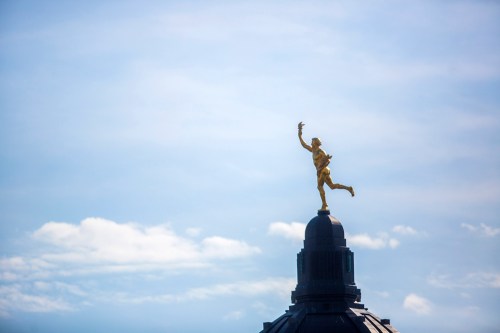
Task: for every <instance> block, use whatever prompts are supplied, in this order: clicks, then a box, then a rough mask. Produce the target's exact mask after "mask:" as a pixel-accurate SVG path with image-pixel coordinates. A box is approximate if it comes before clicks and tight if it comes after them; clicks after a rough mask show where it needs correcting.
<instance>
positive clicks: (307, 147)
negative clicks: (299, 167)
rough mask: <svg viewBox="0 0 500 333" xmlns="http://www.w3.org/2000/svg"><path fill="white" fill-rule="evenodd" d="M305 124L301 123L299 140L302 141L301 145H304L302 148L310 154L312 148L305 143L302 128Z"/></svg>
mask: <svg viewBox="0 0 500 333" xmlns="http://www.w3.org/2000/svg"><path fill="white" fill-rule="evenodd" d="M304 125H305V124H304V123H303V122H300V123H299V140H300V144H301V145H302V147H304V148H305V149H307V150H309V151H310V152H312V147H311V146H309V145H308V144H307V143H306V142H305V141H304V139H302V128H303V127H304Z"/></svg>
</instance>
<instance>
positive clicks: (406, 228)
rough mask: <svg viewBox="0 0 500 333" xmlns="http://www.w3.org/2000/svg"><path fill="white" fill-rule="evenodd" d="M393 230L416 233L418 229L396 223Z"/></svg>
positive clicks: (400, 232) (404, 233)
mask: <svg viewBox="0 0 500 333" xmlns="http://www.w3.org/2000/svg"><path fill="white" fill-rule="evenodd" d="M392 231H393V232H395V233H398V234H401V235H416V234H417V231H416V230H415V229H413V228H412V227H410V226H407V225H396V226H394V227H393V228H392Z"/></svg>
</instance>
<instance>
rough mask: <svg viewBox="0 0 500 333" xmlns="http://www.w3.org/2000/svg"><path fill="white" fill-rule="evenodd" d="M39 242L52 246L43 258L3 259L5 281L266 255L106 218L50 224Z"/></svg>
mask: <svg viewBox="0 0 500 333" xmlns="http://www.w3.org/2000/svg"><path fill="white" fill-rule="evenodd" d="M33 238H34V239H36V240H38V241H41V242H43V243H45V245H47V246H42V247H40V250H39V254H38V258H37V257H35V258H27V257H20V256H15V257H10V258H3V259H0V280H2V281H19V280H36V279H45V278H47V277H49V276H53V275H59V276H70V275H80V274H92V273H114V272H133V271H148V270H165V269H169V270H171V269H192V268H200V267H207V266H210V265H213V263H214V262H215V261H217V260H229V259H235V258H243V257H248V256H252V255H255V254H258V253H260V252H261V250H260V248H258V247H256V246H252V245H249V244H247V243H246V242H244V241H241V240H235V239H229V238H225V237H221V236H212V237H206V238H204V239H201V240H199V241H195V240H193V239H190V238H186V237H181V236H179V235H177V234H176V233H175V232H174V231H173V230H172V229H171V228H170V227H168V226H166V225H157V226H150V227H146V226H141V225H139V224H134V223H127V224H119V223H116V222H113V221H110V220H105V219H102V218H87V219H85V220H83V221H82V222H81V223H80V224H78V225H73V224H69V223H61V222H49V223H46V224H44V225H43V226H42V227H41V228H40V229H38V230H36V231H35V232H34V233H33ZM40 286H41V285H40ZM59 288H62V285H60V286H59Z"/></svg>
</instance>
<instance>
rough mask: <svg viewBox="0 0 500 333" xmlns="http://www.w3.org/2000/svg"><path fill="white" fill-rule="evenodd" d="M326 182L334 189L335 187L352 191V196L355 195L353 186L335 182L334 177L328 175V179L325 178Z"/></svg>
mask: <svg viewBox="0 0 500 333" xmlns="http://www.w3.org/2000/svg"><path fill="white" fill-rule="evenodd" d="M325 182H326V184H327V185H328V187H330V188H331V189H332V190H335V189H341V190H347V191H349V192H350V193H351V196H354V189H353V188H352V186H345V185H342V184H335V183H334V182H332V178H330V177H328V178H327V179H326V180H325Z"/></svg>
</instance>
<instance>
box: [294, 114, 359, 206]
mask: <svg viewBox="0 0 500 333" xmlns="http://www.w3.org/2000/svg"><path fill="white" fill-rule="evenodd" d="M302 127H304V123H302V122H300V123H299V140H300V144H301V145H302V147H304V148H305V149H307V150H309V151H310V152H312V158H313V163H314V166H315V167H316V172H317V176H318V190H319V195H320V196H321V202H322V204H323V205H322V206H321V210H328V204H327V203H326V198H325V189H324V188H323V185H324V184H325V183H326V184H327V185H328V187H330V188H331V189H332V190H335V189H338V188H339V189H342V190H347V191H349V192H350V193H351V195H352V196H354V190H353V189H352V187H351V186H345V185H342V184H335V183H334V182H333V181H332V177H331V176H330V168H328V164H330V160H331V158H332V155H327V154H326V153H325V151H324V150H323V149H321V148H320V146H321V140H320V139H318V138H313V139H312V140H311V145H310V146H309V145H308V144H307V143H305V142H304V140H303V139H302Z"/></svg>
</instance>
